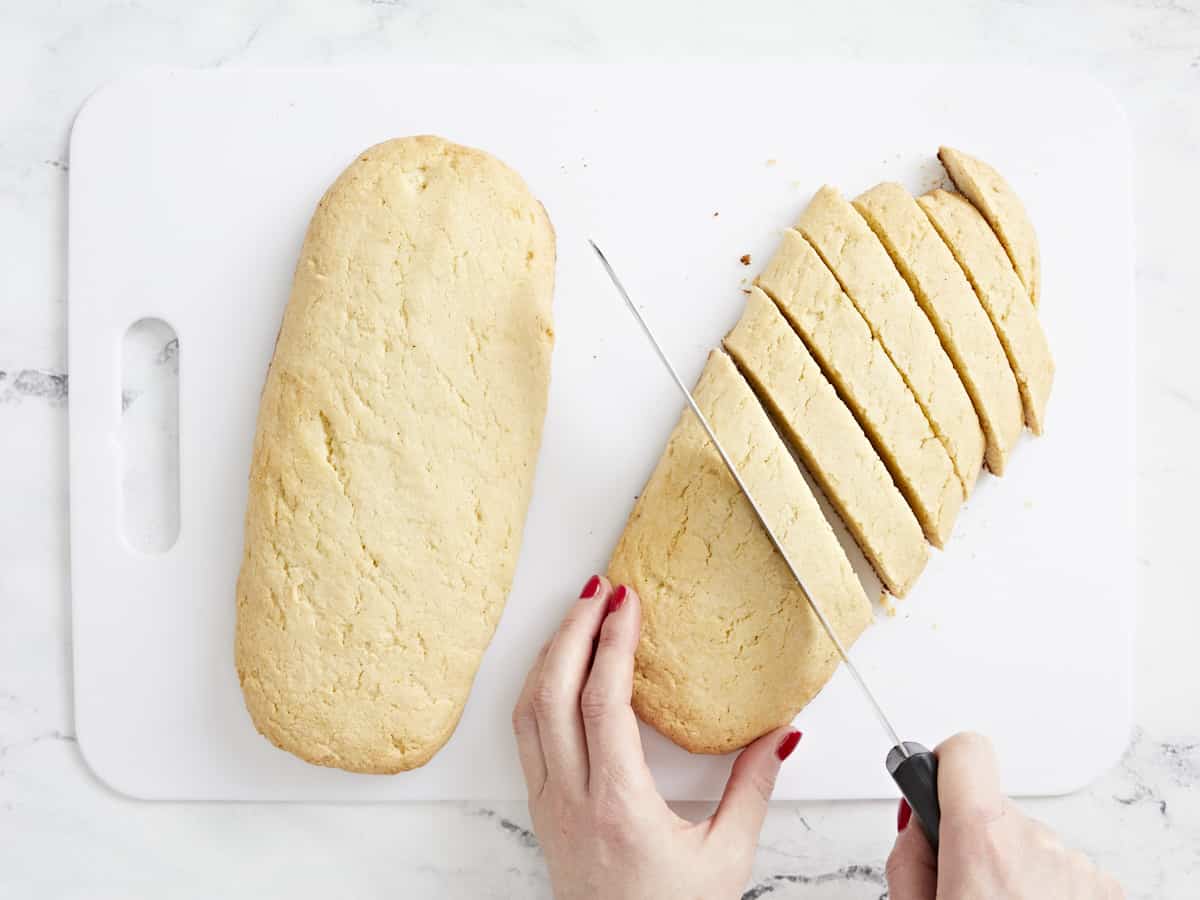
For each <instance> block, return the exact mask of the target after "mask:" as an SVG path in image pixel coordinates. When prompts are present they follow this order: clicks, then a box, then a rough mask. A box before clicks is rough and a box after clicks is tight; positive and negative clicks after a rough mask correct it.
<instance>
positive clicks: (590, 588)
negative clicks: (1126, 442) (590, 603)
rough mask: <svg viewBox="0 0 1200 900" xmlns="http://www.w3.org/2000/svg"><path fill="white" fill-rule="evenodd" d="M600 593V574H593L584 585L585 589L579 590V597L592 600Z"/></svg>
mask: <svg viewBox="0 0 1200 900" xmlns="http://www.w3.org/2000/svg"><path fill="white" fill-rule="evenodd" d="M598 593H600V576H599V575H593V576H592V577H591V578H589V579H588V581H587V584H585V585H584V586H583V590H582V591H580V592H579V599H580V600H591V599H592V598H593V597H595V596H596V594H598Z"/></svg>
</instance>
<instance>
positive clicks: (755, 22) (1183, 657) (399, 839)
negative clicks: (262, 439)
mask: <svg viewBox="0 0 1200 900" xmlns="http://www.w3.org/2000/svg"><path fill="white" fill-rule="evenodd" d="M541 6H542V5H539V4H536V3H503V4H484V3H468V2H462V0H458V2H444V3H437V2H435V0H372V2H366V0H363V2H348V0H345V2H328V0H306V2H295V3H291V4H281V3H277V2H268V0H247V2H240V3H239V2H233V0H227V2H219V3H210V4H195V3H184V2H179V0H173V2H159V3H153V4H151V3H127V2H111V3H105V2H97V0H77V2H44V3H23V4H18V3H11V2H6V3H0V246H3V248H4V253H3V255H2V256H0V259H2V260H3V263H4V264H3V265H0V896H2V897H6V898H7V897H13V898H25V897H37V898H74V897H79V898H88V900H98V898H109V897H113V898H116V897H121V898H125V897H158V896H171V897H210V896H227V897H240V896H247V897H249V896H256V897H257V896H290V897H326V896H339V897H349V896H353V897H389V896H412V897H510V896H512V897H524V896H530V897H542V896H548V888H547V883H546V877H545V870H544V867H543V864H542V862H541V859H540V858H539V854H538V851H537V848H536V844H535V842H534V841H533V840H532V838H531V836H530V834H529V833H528V831H526V830H525V828H526V826H527V824H528V820H527V815H526V812H525V810H524V809H523V808H519V807H516V806H514V807H513V808H511V809H507V808H506V809H498V810H490V809H480V808H477V807H474V806H472V805H469V804H467V805H428V806H377V807H328V806H323V807H317V806H312V807H309V806H296V805H281V806H259V805H215V804H191V805H178V804H146V803H138V802H134V801H130V800H126V799H124V798H122V797H119V796H117V795H115V794H113V793H112V792H111V791H109V790H108V789H107V788H106V787H104V786H103V785H101V784H100V783H99V782H98V781H97V780H96V779H95V778H94V777H93V776H92V775H91V774H90V773H89V771H88V770H87V768H86V766H85V765H84V763H83V761H82V760H81V758H80V756H79V753H78V750H77V747H76V746H75V743H74V738H73V732H72V728H73V723H72V711H71V668H70V643H69V642H70V635H69V632H70V629H69V625H70V592H69V583H68V576H67V560H68V553H69V548H68V542H67V519H66V515H67V513H66V509H67V504H66V501H67V489H68V488H67V483H66V477H65V456H66V408H67V398H68V384H69V382H68V378H67V373H66V371H65V357H66V333H65V319H66V316H65V299H66V290H65V283H64V260H65V197H66V172H67V169H68V167H69V164H70V161H69V160H68V159H67V156H66V152H67V151H66V139H67V134H68V131H69V128H70V124H71V120H72V117H73V115H74V113H75V111H76V110H77V109H78V107H79V105H80V103H81V101H82V100H83V99H84V97H86V96H87V94H88V93H89V92H90V91H92V90H93V89H94V88H95V87H97V86H98V85H100V84H102V83H103V82H105V81H106V80H108V79H109V78H111V77H113V76H114V75H116V74H118V73H119V72H121V71H123V70H126V69H128V68H131V67H135V66H141V65H147V64H156V63H169V64H178V65H192V66H220V65H260V64H323V63H352V62H363V61H383V60H390V61H400V60H406V59H414V58H419V59H430V60H472V59H495V60H526V59H580V60H619V59H622V58H664V57H665V58H677V57H693V58H694V57H702V58H712V59H744V58H748V57H778V58H785V57H801V58H811V57H813V56H827V57H831V58H841V59H845V58H851V59H864V60H865V59H871V60H895V61H905V60H928V59H930V58H935V59H944V60H952V61H964V62H973V61H980V60H984V61H991V62H1005V61H1008V62H1016V63H1020V62H1025V61H1037V62H1054V63H1059V64H1062V65H1066V66H1075V67H1081V68H1084V69H1087V70H1089V71H1091V72H1093V73H1094V74H1095V75H1097V76H1098V77H1100V78H1101V79H1102V80H1104V81H1106V82H1107V83H1108V84H1109V85H1111V87H1112V88H1113V89H1114V90H1115V91H1116V93H1117V95H1118V96H1119V97H1120V98H1121V99H1122V101H1123V102H1124V104H1125V106H1126V109H1127V110H1128V113H1129V117H1130V121H1131V125H1132V127H1133V129H1134V132H1135V146H1136V156H1137V158H1136V163H1135V165H1136V172H1135V187H1136V192H1137V194H1136V202H1137V208H1136V215H1137V230H1138V270H1137V292H1138V304H1139V320H1138V334H1137V336H1136V340H1137V343H1138V354H1139V366H1138V378H1139V383H1138V399H1139V414H1138V424H1139V435H1138V454H1139V463H1138V478H1139V481H1138V484H1139V498H1138V516H1139V522H1138V525H1139V529H1140V532H1139V548H1138V551H1139V562H1140V583H1139V591H1140V608H1141V615H1140V617H1139V629H1140V630H1139V635H1138V645H1139V651H1138V688H1137V691H1138V701H1137V721H1138V728H1137V732H1136V734H1135V737H1134V741H1133V744H1132V746H1131V747H1130V749H1129V752H1128V753H1127V755H1126V757H1125V759H1124V760H1123V762H1122V763H1121V765H1120V766H1119V767H1118V768H1117V769H1115V770H1114V771H1113V772H1111V773H1110V774H1108V775H1107V776H1105V777H1104V778H1102V779H1101V780H1100V781H1099V782H1097V783H1096V784H1094V785H1093V786H1092V787H1090V788H1089V789H1087V790H1085V791H1083V792H1080V793H1078V794H1075V795H1073V796H1070V797H1064V798H1058V799H1051V800H1041V801H1037V802H1030V803H1028V806H1029V808H1031V809H1032V810H1033V811H1034V813H1035V814H1036V815H1038V816H1040V817H1041V818H1043V819H1045V820H1046V821H1047V822H1049V823H1050V824H1051V825H1052V826H1053V827H1055V828H1056V829H1059V830H1060V831H1062V832H1063V833H1064V834H1065V835H1066V837H1067V839H1068V840H1069V841H1070V842H1071V843H1073V844H1076V845H1078V846H1080V847H1082V848H1083V849H1085V850H1086V851H1087V852H1088V853H1090V854H1091V855H1092V856H1094V857H1095V858H1096V859H1097V860H1098V861H1099V862H1100V863H1101V864H1102V865H1104V866H1105V867H1107V868H1109V869H1111V870H1112V871H1114V872H1115V873H1116V874H1118V876H1119V877H1120V878H1121V879H1122V880H1123V882H1124V883H1125V885H1126V887H1127V890H1128V893H1129V895H1130V896H1131V897H1155V898H1159V897H1180V898H1182V897H1193V896H1196V891H1197V888H1196V883H1197V882H1198V881H1200V696H1198V685H1200V656H1198V655H1197V654H1196V653H1195V652H1194V644H1195V641H1196V635H1197V634H1200V603H1198V602H1197V601H1198V600H1200V597H1197V591H1196V588H1195V580H1194V574H1193V570H1194V555H1195V550H1194V548H1193V546H1192V545H1193V541H1194V538H1195V535H1196V533H1197V531H1196V526H1195V522H1194V510H1195V509H1196V508H1197V507H1198V506H1200V479H1197V478H1196V476H1195V474H1194V463H1193V456H1194V451H1193V449H1192V448H1193V447H1194V446H1195V445H1196V444H1197V442H1198V439H1200V367H1198V366H1197V364H1196V360H1195V355H1194V352H1193V351H1192V342H1193V335H1194V334H1195V332H1196V330H1197V328H1200V309H1198V307H1197V305H1196V302H1195V301H1196V289H1197V288H1196V286H1197V284H1200V254H1198V253H1197V252H1196V246H1195V244H1196V228H1195V221H1194V216H1193V215H1192V210H1193V209H1195V208H1196V206H1197V205H1198V204H1200V166H1197V155H1198V154H1200V3H1197V2H1195V0H1141V2H1127V3H1118V2H1111V0H1103V2H1100V0H1094V2H1090V3H1083V2H1079V3H1067V2H1055V3H1045V4H1034V3H1029V2H1020V0H1012V2H981V0H975V2H969V3H958V4H946V5H945V6H946V8H944V9H935V8H934V7H935V4H931V3H908V4H890V3H885V2H881V3H879V4H869V3H865V2H845V3H841V4H825V5H823V6H822V7H820V8H813V9H809V10H804V9H802V8H801V4H798V3H795V2H794V0H791V2H778V3H765V2H742V3H737V4H728V3H725V4H717V3H708V2H702V0H692V2H690V3H687V4H669V3H659V4H650V3H645V2H640V3H631V2H625V0H609V2H607V3H590V4H549V3H547V4H544V8H540V7H541ZM835 7H836V9H835ZM901 7H903V9H902V8H901ZM882 87H884V88H885V89H886V86H882ZM797 102H798V103H802V102H803V89H801V88H799V87H797ZM1015 102H1019V99H1015ZM728 115H729V116H730V119H731V125H732V126H736V125H737V124H738V123H737V122H736V111H731V112H729V113H728ZM1097 189H1098V192H1099V193H1098V202H1097V207H1096V209H1094V210H1081V211H1080V214H1081V215H1103V214H1104V206H1103V193H1102V192H1103V185H1097ZM1097 262H1098V264H1102V263H1103V261H1102V260H1098V261H1097ZM1132 337H1133V336H1131V338H1132ZM1097 427H1098V430H1099V428H1100V427H1101V426H1100V423H1098V424H1097ZM1096 514H1097V515H1103V507H1102V505H1101V504H1100V498H1098V504H1097V511H1096ZM1081 639H1086V635H1081ZM1069 714H1070V711H1069V710H1064V715H1069ZM479 754H480V757H481V759H486V757H487V754H488V748H487V747H480V748H479ZM789 765H804V754H803V748H801V750H800V751H799V753H798V754H797V756H796V757H794V758H793V760H792V761H790V762H789ZM893 814H894V809H893V808H892V807H891V806H890V805H883V804H878V803H858V804H803V805H799V806H779V807H778V808H776V809H774V810H773V812H772V813H771V816H770V818H769V819H768V822H767V826H766V829H765V831H764V834H763V841H762V846H761V849H760V852H759V857H758V862H757V866H756V869H755V877H754V882H753V887H752V888H751V889H750V893H749V895H748V896H753V897H761V896H770V897H772V898H776V897H778V898H788V897H814V898H832V897H837V898H875V897H879V896H880V895H881V894H883V893H884V890H885V889H884V886H883V882H882V864H883V860H884V857H885V855H886V852H887V849H888V847H889V845H890V843H891V840H892V836H893V827H894V826H893V821H894V815H893Z"/></svg>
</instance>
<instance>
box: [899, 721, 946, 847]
mask: <svg viewBox="0 0 1200 900" xmlns="http://www.w3.org/2000/svg"><path fill="white" fill-rule="evenodd" d="M904 749H905V750H907V751H908V755H907V756H905V755H904V751H903V750H901V749H900V748H899V747H893V748H892V749H891V751H889V753H888V755H887V770H888V774H889V775H891V776H892V780H893V781H895V782H896V785H897V786H898V787H899V788H900V793H901V794H903V795H904V799H905V800H907V801H908V805H909V806H911V807H912V811H913V812H914V813H916V815H917V818H918V819H919V820H920V822H921V828H922V829H923V830H924V831H925V837H927V838H929V846H930V847H932V848H933V858H934V860H935V861H936V860H937V852H938V829H939V828H940V827H941V822H942V808H941V805H940V804H939V803H938V787H937V757H936V756H934V755H933V754H932V753H931V752H930V751H929V750H927V749H926V748H925V747H923V746H921V745H920V744H917V743H913V742H910V741H905V742H904Z"/></svg>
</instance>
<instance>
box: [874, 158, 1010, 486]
mask: <svg viewBox="0 0 1200 900" xmlns="http://www.w3.org/2000/svg"><path fill="white" fill-rule="evenodd" d="M854 208H855V209H857V210H858V211H859V212H860V213H861V214H862V217H863V218H864V219H866V220H867V224H868V225H870V226H871V230H872V231H874V232H875V235H876V236H877V237H878V238H879V240H880V242H881V243H882V244H883V246H884V247H885V248H886V249H887V252H888V254H889V255H890V256H891V257H892V261H893V262H894V263H895V264H896V268H897V269H898V270H899V271H900V274H901V275H903V276H904V280H905V281H906V282H908V286H909V288H910V289H911V290H912V292H913V296H914V297H916V299H917V303H919V304H920V306H921V308H922V309H923V310H924V311H925V314H926V315H927V316H928V317H929V321H930V323H931V324H932V325H933V328H934V331H936V332H937V335H938V337H939V338H940V339H941V342H942V347H943V349H945V351H946V353H947V355H948V356H949V357H950V361H951V362H953V363H954V368H955V370H956V371H957V372H958V376H959V378H961V379H962V383H963V386H964V387H965V388H966V389H967V394H968V396H970V398H971V402H972V403H973V404H974V405H975V412H976V414H977V415H978V416H979V424H980V425H982V426H983V433H984V437H985V438H986V439H987V446H986V448H985V450H984V458H985V459H986V460H987V466H988V469H990V470H991V472H992V474H994V475H1003V474H1004V469H1005V467H1006V466H1007V465H1008V455H1009V453H1010V452H1011V450H1012V448H1013V446H1014V445H1015V444H1016V442H1017V438H1018V437H1019V436H1020V434H1021V426H1022V424H1023V422H1024V417H1023V415H1022V411H1021V395H1020V392H1019V391H1018V390H1017V381H1016V379H1015V378H1014V377H1013V373H1012V369H1011V368H1010V367H1009V365H1008V359H1007V358H1006V357H1005V355H1004V348H1003V347H1002V346H1001V345H1000V339H999V338H998V337H997V336H996V329H995V328H993V327H992V321H991V319H990V318H988V314H987V313H986V312H985V311H984V309H983V307H982V306H981V305H980V303H979V298H977V297H976V296H975V291H973V290H972V289H971V285H970V283H969V282H968V281H967V278H966V276H965V275H964V274H963V271H962V269H961V268H959V265H958V263H957V262H955V260H954V256H953V254H952V253H951V252H950V251H949V250H948V249H947V248H946V244H945V242H943V241H942V239H941V238H940V237H939V236H938V233H937V232H936V231H935V230H934V228H933V226H932V225H931V224H930V223H929V218H928V217H927V216H926V215H925V213H923V212H922V211H921V207H919V206H917V201H916V200H914V199H913V197H912V195H911V194H909V192H908V191H906V190H905V189H904V188H903V187H902V186H901V185H899V184H896V183H895V182H884V183H882V184H878V185H876V186H875V187H873V188H871V189H870V190H869V191H867V192H865V193H863V194H861V195H859V196H858V197H856V198H855V200H854Z"/></svg>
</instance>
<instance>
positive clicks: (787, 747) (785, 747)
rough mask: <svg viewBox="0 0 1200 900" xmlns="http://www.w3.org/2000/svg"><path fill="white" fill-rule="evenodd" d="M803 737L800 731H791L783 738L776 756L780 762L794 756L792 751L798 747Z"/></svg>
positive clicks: (776, 749)
mask: <svg viewBox="0 0 1200 900" xmlns="http://www.w3.org/2000/svg"><path fill="white" fill-rule="evenodd" d="M803 736H804V735H803V734H802V733H801V732H799V731H789V732H788V733H787V734H785V735H784V736H783V740H782V741H780V742H779V746H778V747H776V748H775V755H776V756H778V757H779V761H780V762H783V761H784V760H785V759H787V758H788V757H789V756H791V755H792V751H793V750H795V749H796V745H797V744H799V743H800V738H802V737H803Z"/></svg>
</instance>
